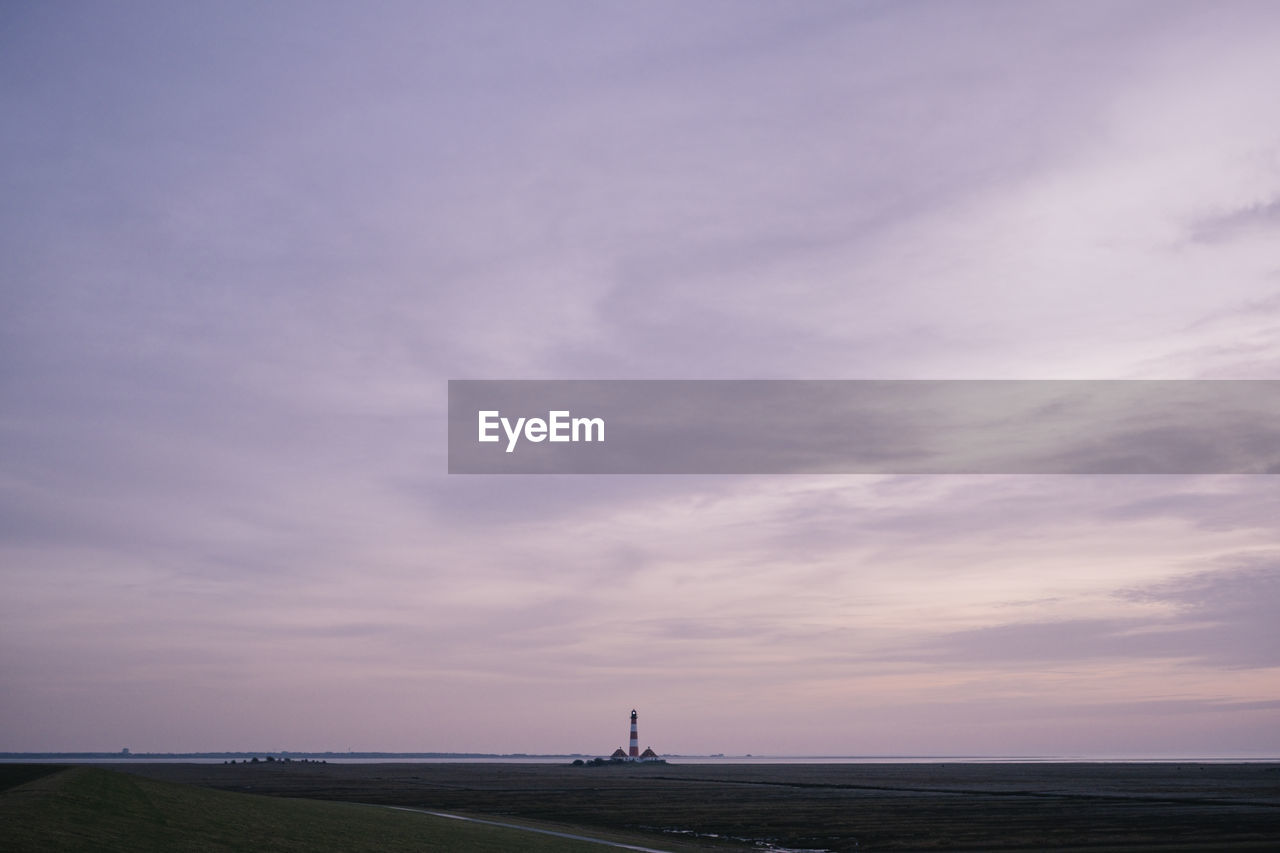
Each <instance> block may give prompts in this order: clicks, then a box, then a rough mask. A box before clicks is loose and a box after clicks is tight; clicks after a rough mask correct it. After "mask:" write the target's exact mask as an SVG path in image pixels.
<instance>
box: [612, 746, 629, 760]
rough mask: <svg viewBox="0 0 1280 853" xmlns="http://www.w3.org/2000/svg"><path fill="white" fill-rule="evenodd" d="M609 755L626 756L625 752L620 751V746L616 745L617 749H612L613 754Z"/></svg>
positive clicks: (614, 756) (613, 756)
mask: <svg viewBox="0 0 1280 853" xmlns="http://www.w3.org/2000/svg"><path fill="white" fill-rule="evenodd" d="M609 757H610V758H626V757H627V754H626V753H625V752H623V751H622V747H618V748H617V749H615V750H614V751H613V755H611V756H609Z"/></svg>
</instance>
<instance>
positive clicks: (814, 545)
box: [0, 0, 1280, 757]
mask: <svg viewBox="0 0 1280 853" xmlns="http://www.w3.org/2000/svg"><path fill="white" fill-rule="evenodd" d="M1278 41H1280V7H1278V6H1277V5H1276V4H1274V3H1269V2H1256V3H1249V2H1191V3H1183V2H1173V1H1172V0H1157V2H1123V0H1121V2H1050V1H1049V0H1045V2H1037V3H1023V2H982V1H981V0H975V2H966V3H951V2H821V0H807V2H800V3H774V2H750V0H734V2H712V0H698V2H695V3H688V2H638V0H637V2H555V0H551V2H543V3H539V4H536V5H530V4H523V3H513V2H505V3H497V2H484V0H481V2H466V3H462V2H458V3H452V2H441V3H416V2H414V3H411V2H406V3H392V2H372V3H360V4H354V3H353V4H341V3H318V2H317V3H290V2H277V3H270V4H261V3H237V2H227V3H217V4H172V3H149V2H128V3H118V4H93V3H61V4H47V3H46V4H6V5H5V6H4V7H3V9H2V10H0V105H3V112H4V115H5V120H4V121H3V122H0V179H2V180H3V187H4V190H3V192H2V193H0V587H2V588H3V594H0V751H79V750H93V751H97V750H101V751H118V750H120V749H122V748H126V747H127V748H129V749H131V750H132V751H134V752H142V751H205V750H208V751H212V750H293V751H303V750H348V749H352V750H383V751H480V752H499V753H506V752H528V753H556V752H564V753H586V754H605V755H607V754H608V753H609V752H611V751H612V750H613V749H614V748H616V747H617V746H620V745H624V743H625V738H626V735H627V730H626V727H627V726H628V722H629V721H628V716H629V713H630V710H631V709H632V708H636V709H637V710H638V711H639V714H640V740H641V748H643V747H645V746H652V747H653V748H654V749H655V750H657V751H658V752H662V753H684V754H707V753H718V752H723V753H730V754H742V753H753V754H756V755H761V754H786V755H885V754H890V755H976V754H983V755H1089V756H1148V755H1149V756H1156V755H1177V756H1224V757H1231V756H1276V755H1280V628H1278V627H1277V622H1276V619H1275V613H1276V610H1277V606H1278V605H1280V478H1277V477H1275V476H1266V475H1261V476H1239V475H1237V476H1226V475H1216V476H1211V475H1206V476H1107V475H1101V476H1027V475H1023V476H1012V475H1011V476H995V475H988V476H904V475H892V474H886V475H877V476H869V475H856V476H855V475H846V476H836V475H826V476H807V475H785V476H784V475H779V476H644V475H636V476H568V475H564V476H558V475H548V476H527V477H520V476H467V475H449V474H447V473H446V451H447V446H446V441H445V438H446V434H445V427H446V415H447V412H446V403H447V397H446V389H447V385H446V383H447V381H448V380H450V379H1280V239H1277V237H1278V236H1280V111H1278V110H1277V109H1276V107H1275V92H1274V88H1275V87H1274V81H1275V80H1277V79H1280V52H1277V51H1276V50H1275V45H1276V44H1277V42H1278Z"/></svg>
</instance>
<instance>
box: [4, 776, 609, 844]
mask: <svg viewBox="0 0 1280 853" xmlns="http://www.w3.org/2000/svg"><path fill="white" fill-rule="evenodd" d="M0 849H2V850H5V851H10V853H20V852H24V851H33V852H34V851H40V853H54V851H71V850H76V851H95V853H97V851H102V853H109V851H128V853H148V851H157V853H160V851H165V853H168V852H169V851H174V853H179V852H180V851H210V853H213V851H246V852H247V851H254V853H258V851H298V853H312V851H389V852H390V853H394V851H401V850H403V851H414V853H423V851H427V853H430V851H474V853H488V851H494V853H498V851H512V850H519V851H532V853H537V851H565V852H566V853H579V851H580V853H601V851H608V850H609V849H610V848H608V847H603V846H600V845H596V844H592V843H589V842H579V841H572V840H569V839H561V838H552V837H548V836H540V835H536V834H533V833H528V832H522V831H520V830H514V829H503V828H500V827H491V826H483V825H476V824H467V823H462V822H459V821H454V820H449V819H447V818H437V817H431V816H429V815H422V814H411V813H407V812H397V811H392V810H389V809H383V808H378V807H372V806H360V805H350V804H346V803H331V802H318V801H313V800H292V799H282V798H275V797H264V796H258V795H254V794H236V793H229V792H225V791H212V790H208V789H204V788H194V787H190V786H187V785H180V784H174V783H168V782H157V781H153V780H150V779H142V778H139V777H136V776H132V775H128V774H124V773H118V772H114V771H109V770H102V769H99V768H95V767H73V768H70V769H65V770H61V771H60V772H55V773H52V774H48V775H44V776H40V777H39V778H34V779H32V780H31V781H27V782H25V783H24V784H20V785H17V786H14V787H11V788H9V789H8V790H4V791H2V792H0Z"/></svg>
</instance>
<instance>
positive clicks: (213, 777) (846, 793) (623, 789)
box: [122, 762, 1280, 853]
mask: <svg viewBox="0 0 1280 853" xmlns="http://www.w3.org/2000/svg"><path fill="white" fill-rule="evenodd" d="M122 766H123V767H128V768H129V769H131V770H132V772H135V773H146V774H148V775H150V776H154V777H157V778H166V779H171V780H175V781H184V782H189V783H194V784H198V785H204V786H210V787H217V788H222V789H225V790H238V791H253V792H256V793H266V794H275V795H282V796H290V797H309V798H316V799H328V800H342V801H358V802H367V803H387V804H395V805H402V806H414V807H427V808H432V809H438V810H441V811H449V812H466V813H472V814H482V815H489V816H512V817H514V818H517V819H520V820H543V821H552V822H556V823H560V824H568V825H574V826H586V827H594V828H597V829H599V830H613V831H619V830H622V831H629V832H633V833H637V834H642V835H647V838H648V840H647V841H645V842H641V843H647V844H649V845H651V846H654V847H671V846H672V844H674V843H677V841H678V840H681V839H683V840H685V841H689V840H694V841H697V842H699V845H701V844H708V845H712V846H715V847H719V848H720V849H725V846H729V847H731V848H734V849H740V850H744V849H754V850H762V849H768V846H770V845H771V846H776V847H778V848H792V849H807V850H830V851H839V853H845V851H855V850H856V851H865V850H1071V849H1088V850H1092V851H1097V853H1102V851H1121V850H1123V851H1156V850H1160V851H1175V850H1280V765H1275V764H1185V765H1175V764H949V765H948V764H943V765H928V764H902V765H884V764H878V765H851V764H829V765H695V764H672V765H662V766H630V767H585V768H584V767H570V766H567V765H539V764H361V765H357V764H302V763H297V762H291V763H280V762H276V763H271V764H257V765H245V764H238V765H216V764H215V765H176V764H169V765H159V764H157V765H122ZM713 836H714V839H713V838H712V837H713ZM515 849H520V848H515Z"/></svg>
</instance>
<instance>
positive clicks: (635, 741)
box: [627, 708, 640, 759]
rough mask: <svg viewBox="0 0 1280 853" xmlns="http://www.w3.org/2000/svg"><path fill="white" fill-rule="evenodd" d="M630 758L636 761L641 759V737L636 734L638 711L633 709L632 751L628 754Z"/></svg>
mask: <svg viewBox="0 0 1280 853" xmlns="http://www.w3.org/2000/svg"><path fill="white" fill-rule="evenodd" d="M627 755H628V757H630V758H632V759H636V758H639V757H640V736H639V735H638V734H637V733H636V709H635V708H632V709H631V750H630V751H629V752H628V753H627Z"/></svg>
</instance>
